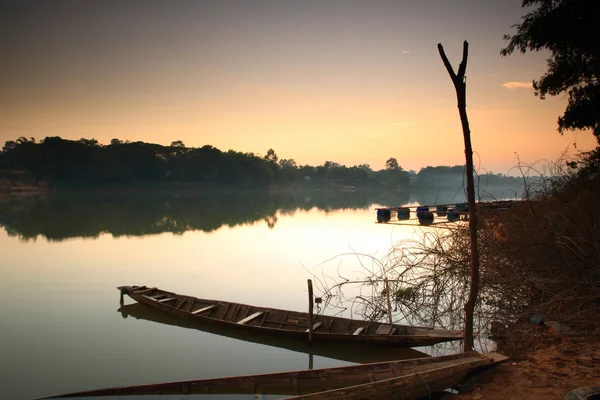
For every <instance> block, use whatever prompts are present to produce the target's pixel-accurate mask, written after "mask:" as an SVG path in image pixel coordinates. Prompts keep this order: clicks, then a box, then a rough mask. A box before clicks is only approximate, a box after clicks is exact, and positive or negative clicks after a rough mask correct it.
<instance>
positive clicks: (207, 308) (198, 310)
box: [192, 304, 217, 314]
mask: <svg viewBox="0 0 600 400" xmlns="http://www.w3.org/2000/svg"><path fill="white" fill-rule="evenodd" d="M215 307H217V305H216V304H211V305H210V306H206V307H203V308H199V309H197V310H196V311H192V314H200V313H203V312H204V311H208V310H212V309H213V308H215Z"/></svg>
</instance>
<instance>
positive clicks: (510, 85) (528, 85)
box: [502, 82, 533, 89]
mask: <svg viewBox="0 0 600 400" xmlns="http://www.w3.org/2000/svg"><path fill="white" fill-rule="evenodd" d="M502 86H503V87H505V88H507V89H521V88H526V89H530V88H532V87H533V83H531V82H506V83H504V84H502Z"/></svg>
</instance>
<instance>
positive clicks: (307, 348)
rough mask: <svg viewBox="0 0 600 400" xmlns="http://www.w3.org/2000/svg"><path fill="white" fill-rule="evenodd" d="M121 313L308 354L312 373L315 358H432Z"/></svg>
mask: <svg viewBox="0 0 600 400" xmlns="http://www.w3.org/2000/svg"><path fill="white" fill-rule="evenodd" d="M118 311H119V313H121V316H122V317H123V318H130V317H131V318H135V319H141V320H145V321H151V322H155V323H158V324H164V325H171V326H179V327H181V328H186V329H196V330H199V331H202V332H208V333H211V334H214V335H219V336H226V337H229V338H233V339H238V340H243V341H246V342H252V343H258V344H262V345H266V346H272V347H278V348H282V349H286V350H290V351H295V352H299V353H305V354H307V355H308V365H309V369H311V367H310V365H312V358H313V356H321V357H327V358H334V359H336V360H343V361H348V362H352V363H357V364H366V363H373V362H380V361H389V360H407V359H411V358H423V357H430V356H429V355H428V354H425V353H423V352H420V351H418V350H415V349H411V348H410V347H390V346H370V345H365V344H361V345H358V344H348V343H337V342H314V343H312V344H309V343H308V341H305V340H296V339H289V338H287V337H286V336H283V335H264V334H262V333H261V332H247V331H245V330H244V331H240V330H239V329H237V328H236V327H230V326H222V325H217V324H207V323H205V322H204V321H191V320H189V319H184V318H179V317H176V316H175V315H171V314H167V313H165V312H162V311H160V310H157V309H156V308H152V307H148V306H146V305H144V304H140V303H133V304H127V305H124V306H122V307H120V308H119V310H118Z"/></svg>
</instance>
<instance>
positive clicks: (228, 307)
mask: <svg viewBox="0 0 600 400" xmlns="http://www.w3.org/2000/svg"><path fill="white" fill-rule="evenodd" d="M118 289H119V290H121V295H125V294H126V295H128V296H129V297H131V298H132V299H133V300H135V301H137V302H138V303H141V304H144V305H147V306H149V307H152V308H155V309H157V310H160V311H162V312H165V313H168V314H171V315H174V316H176V317H178V318H182V319H185V320H188V321H192V322H203V323H207V324H214V325H220V326H224V327H229V328H231V329H238V330H240V331H246V332H253V333H260V334H265V335H274V336H279V337H281V336H285V337H286V338H289V339H295V340H301V341H307V340H308V325H309V322H308V321H309V316H308V313H302V312H296V311H289V310H281V309H275V308H267V307H256V306H250V305H246V304H239V303H232V302H225V301H219V300H209V299H200V298H196V297H191V296H185V295H180V294H176V293H172V292H167V291H164V290H160V289H157V288H146V287H145V286H122V287H119V288H118ZM312 323H313V332H312V339H313V341H324V342H337V343H347V344H356V345H365V344H368V345H376V346H397V347H420V346H429V345H433V344H436V343H440V342H447V341H453V340H461V339H462V338H463V336H462V333H461V332H459V331H452V330H439V329H433V328H429V327H414V326H407V325H399V324H385V323H380V322H367V321H359V320H352V319H348V318H340V317H332V316H325V315H315V316H314V318H313V321H312Z"/></svg>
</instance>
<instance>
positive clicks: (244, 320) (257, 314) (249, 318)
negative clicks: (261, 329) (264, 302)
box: [237, 311, 264, 325]
mask: <svg viewBox="0 0 600 400" xmlns="http://www.w3.org/2000/svg"><path fill="white" fill-rule="evenodd" d="M263 313H264V311H257V312H255V313H254V314H252V315H249V316H247V317H246V318H244V319H242V320H241V321H238V322H237V324H238V325H243V324H245V323H247V322H250V321H252V320H253V319H256V318H258V317H260V316H261V315H263Z"/></svg>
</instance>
